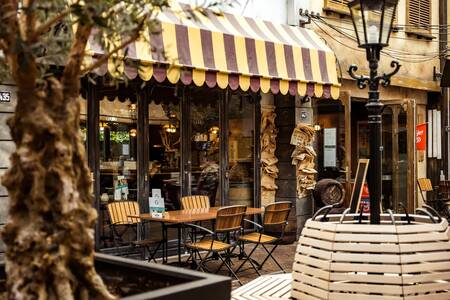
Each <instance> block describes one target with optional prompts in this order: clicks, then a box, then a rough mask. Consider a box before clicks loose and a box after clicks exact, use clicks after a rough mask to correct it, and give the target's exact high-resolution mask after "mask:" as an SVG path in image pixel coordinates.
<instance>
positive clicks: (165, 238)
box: [161, 223, 168, 264]
mask: <svg viewBox="0 0 450 300" xmlns="http://www.w3.org/2000/svg"><path fill="white" fill-rule="evenodd" d="M161 225H162V226H161V228H162V238H163V264H166V263H167V247H168V245H167V227H166V225H165V224H164V223H161Z"/></svg>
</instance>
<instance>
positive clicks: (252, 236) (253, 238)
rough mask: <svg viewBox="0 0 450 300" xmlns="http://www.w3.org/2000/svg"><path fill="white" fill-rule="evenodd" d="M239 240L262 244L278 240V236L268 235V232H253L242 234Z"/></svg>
mask: <svg viewBox="0 0 450 300" xmlns="http://www.w3.org/2000/svg"><path fill="white" fill-rule="evenodd" d="M260 237H261V239H260ZM239 240H240V241H244V242H250V243H258V242H259V243H261V244H266V243H272V242H275V241H276V240H278V238H277V237H274V236H270V235H267V234H262V233H258V232H252V233H249V234H244V235H242V236H240V237H239Z"/></svg>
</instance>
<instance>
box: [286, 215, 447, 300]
mask: <svg viewBox="0 0 450 300" xmlns="http://www.w3.org/2000/svg"><path fill="white" fill-rule="evenodd" d="M364 219H365V220H363V221H362V224H358V223H359V216H356V215H348V216H345V217H342V216H341V215H334V216H333V215H330V216H329V217H328V218H326V219H324V222H321V221H320V220H321V216H319V217H318V218H316V219H315V220H311V219H310V220H308V221H307V222H306V224H305V227H304V228H303V231H302V234H301V237H300V239H299V243H298V246H297V253H296V256H295V263H294V267H293V273H292V277H293V282H292V298H294V299H302V300H303V299H338V300H339V299H345V300H349V299H363V300H366V299H367V300H369V299H370V300H378V299H380V300H381V299H383V300H386V299H388V300H394V299H417V300H418V299H433V300H435V299H450V242H449V229H448V223H447V221H446V220H444V219H440V218H431V217H424V216H418V215H411V216H410V223H409V224H408V222H406V216H405V215H382V224H380V225H370V224H368V223H367V222H368V221H367V216H364Z"/></svg>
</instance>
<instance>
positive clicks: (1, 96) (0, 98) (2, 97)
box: [0, 91, 11, 103]
mask: <svg viewBox="0 0 450 300" xmlns="http://www.w3.org/2000/svg"><path fill="white" fill-rule="evenodd" d="M3 102H8V103H9V102H11V92H10V91H0V103H3Z"/></svg>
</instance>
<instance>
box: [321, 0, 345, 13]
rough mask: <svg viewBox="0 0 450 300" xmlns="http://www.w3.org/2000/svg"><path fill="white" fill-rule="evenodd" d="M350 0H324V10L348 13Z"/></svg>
mask: <svg viewBox="0 0 450 300" xmlns="http://www.w3.org/2000/svg"><path fill="white" fill-rule="evenodd" d="M351 1H352V0H324V5H323V6H324V8H323V9H324V10H325V11H333V12H336V13H340V14H345V15H350V11H349V9H348V6H347V5H348V4H349V3H350V2H351Z"/></svg>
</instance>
